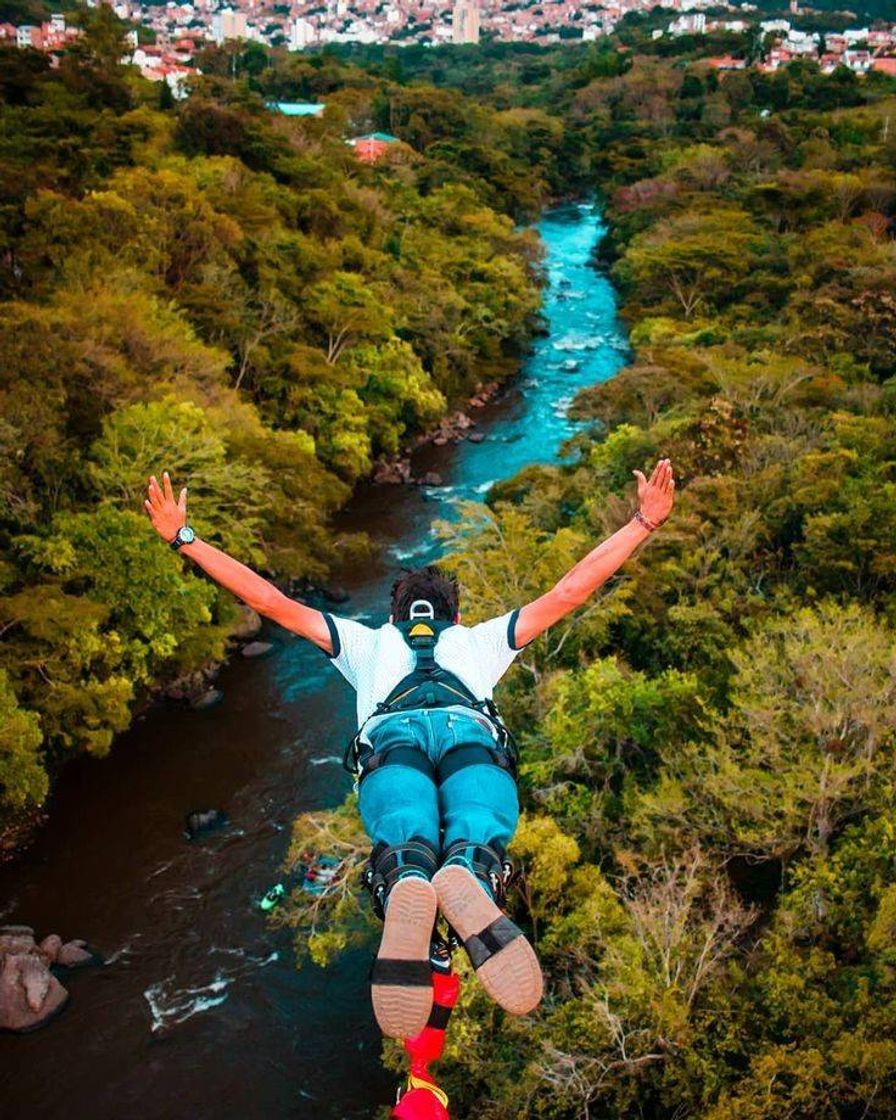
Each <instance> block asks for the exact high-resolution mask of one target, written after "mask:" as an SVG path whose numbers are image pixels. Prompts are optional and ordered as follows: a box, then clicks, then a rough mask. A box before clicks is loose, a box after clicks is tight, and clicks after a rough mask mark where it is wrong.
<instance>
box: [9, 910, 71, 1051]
mask: <svg viewBox="0 0 896 1120" xmlns="http://www.w3.org/2000/svg"><path fill="white" fill-rule="evenodd" d="M92 959H93V957H92V954H91V953H90V952H88V950H87V948H86V945H85V942H83V941H70V942H68V943H67V944H63V943H62V938H61V937H58V936H57V935H56V934H50V935H49V936H48V937H45V938H44V939H43V941H41V943H40V945H37V944H36V943H35V940H34V930H32V929H31V927H30V926H4V927H3V928H2V929H0V1030H7V1031H19V1032H22V1031H32V1030H34V1029H35V1028H36V1027H40V1026H43V1024H44V1023H46V1022H47V1020H48V1019H50V1018H51V1017H52V1016H53V1015H55V1014H56V1012H57V1011H59V1010H60V1008H61V1007H62V1006H63V1005H64V1004H65V1002H66V1000H67V999H68V992H67V991H66V990H65V988H64V987H63V986H62V984H61V983H60V982H59V981H58V980H57V979H56V977H55V976H54V975H53V973H52V972H51V971H50V966H51V965H52V964H54V963H55V964H59V965H62V966H64V967H67V968H71V967H74V966H75V965H79V964H86V963H88V962H89V961H91V960H92Z"/></svg>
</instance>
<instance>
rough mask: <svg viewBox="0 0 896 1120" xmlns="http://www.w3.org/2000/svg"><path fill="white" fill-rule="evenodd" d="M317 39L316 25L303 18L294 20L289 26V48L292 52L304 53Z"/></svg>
mask: <svg viewBox="0 0 896 1120" xmlns="http://www.w3.org/2000/svg"><path fill="white" fill-rule="evenodd" d="M316 39H317V32H316V31H315V29H314V25H313V24H312V23H310V22H309V21H308V20H307V19H302V18H301V17H299V18H297V19H295V20H293V22H292V23H291V24H290V25H289V36H288V41H287V48H288V49H289V50H291V51H303V50H304V49H305V48H306V47H308V46H310V45H311V44H312V43H313V42H315V40H316Z"/></svg>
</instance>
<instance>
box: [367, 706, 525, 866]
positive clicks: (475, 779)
mask: <svg viewBox="0 0 896 1120" xmlns="http://www.w3.org/2000/svg"><path fill="white" fill-rule="evenodd" d="M366 737H367V739H368V740H369V742H370V745H371V747H372V748H373V750H374V753H379V752H380V751H384V750H387V749H391V748H393V747H395V746H398V745H413V746H415V747H417V748H418V749H419V750H421V751H422V752H423V753H424V754H425V755H426V756H427V758H429V760H430V762H432V764H433V765H434V766H437V765H438V764H439V762H440V761H441V759H442V757H443V756H444V755H445V754H446V753H447V752H448V751H450V750H451V749H452V748H453V747H456V746H458V745H460V744H462V743H463V744H467V743H470V744H475V743H480V744H482V745H483V746H488V747H491V748H494V747H495V745H496V744H495V736H494V734H493V732H492V731H491V725H490V724H489V721H488V720H487V719H486V718H485V717H477V715H476V714H475V713H472V712H470V713H467V712H465V711H458V710H457V709H453V708H418V709H414V710H413V711H408V712H395V713H393V714H392V715H389V716H385V717H383V718H382V719H380V720H378V721H377V722H376V724H375V725H374V726H373V727H372V728H371V729H370V730H369V731H368V732H367V733H366ZM359 802H360V809H361V820H362V822H363V824H364V828H365V830H366V831H367V834H368V836H369V837H370V839H371V840H372V841H373V843H374V844H378V843H380V842H383V843H385V844H388V845H390V846H391V845H393V844H401V843H404V842H405V841H406V840H410V839H411V838H412V837H414V836H419V837H421V838H422V839H424V840H426V841H427V842H428V843H430V844H432V845H433V846H434V847H435V848H437V849H444V848H447V847H449V846H450V845H451V844H453V843H454V842H455V841H457V840H468V841H470V842H471V843H473V844H492V845H494V844H498V845H500V846H501V847H502V848H504V847H506V846H507V844H508V843H509V842H510V839H511V837H512V836H513V834H514V832H515V831H516V826H517V821H518V819H519V800H518V798H517V789H516V782H515V781H514V779H513V777H512V776H511V775H510V774H509V773H508V772H507V771H506V770H503V769H502V768H501V767H500V766H496V765H494V764H491V763H476V764H474V765H471V766H464V767H462V768H461V769H460V770H457V771H455V773H453V774H452V775H451V776H450V777H449V778H447V779H446V780H445V781H444V782H443V783H442V785H441V786H436V784H435V783H434V782H433V780H432V779H431V778H430V777H429V776H428V775H427V774H424V773H422V772H421V771H420V770H417V769H415V768H414V767H412V766H403V765H401V764H400V763H395V764H390V765H388V766H381V767H379V768H378V769H376V770H373V771H372V772H371V773H370V774H368V775H367V776H366V777H365V778H364V780H363V781H362V782H361V785H360V790H359Z"/></svg>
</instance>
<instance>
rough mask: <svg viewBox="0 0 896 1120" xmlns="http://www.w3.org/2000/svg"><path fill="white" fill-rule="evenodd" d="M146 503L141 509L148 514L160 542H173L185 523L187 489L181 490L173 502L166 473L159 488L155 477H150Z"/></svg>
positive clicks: (169, 480)
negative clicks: (160, 539)
mask: <svg viewBox="0 0 896 1120" xmlns="http://www.w3.org/2000/svg"><path fill="white" fill-rule="evenodd" d="M146 494H147V497H146V501H145V502H144V503H143V508H144V509H145V510H146V512H147V513H148V514H149V520H150V521H151V522H152V527H153V529H155V531H156V532H157V533H158V534H159V536H160V537H161V538H162V540H166V541H173V540H174V538H175V537H176V536H177V531H178V529H180V528H181V526H182V525H186V523H187V488H186V486H185V487H184V488H183V490H181V492H180V497H179V498H178V499H177V500H176V501H175V499H174V490H173V488H172V486H171V479H170V478H169V477H168V472H167V471H165V472H164V473H163V474H162V485H161V486H160V485H159V484H158V482H157V480H156V476H155V475H151V476H150V479H149V484H148V485H147V488H146Z"/></svg>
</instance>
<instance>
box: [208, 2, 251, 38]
mask: <svg viewBox="0 0 896 1120" xmlns="http://www.w3.org/2000/svg"><path fill="white" fill-rule="evenodd" d="M247 37H248V30H247V26H246V13H245V12H235V11H234V10H233V8H223V9H222V10H221V11H220V12H215V14H214V15H213V16H212V38H213V39H214V41H215V42H216V43H219V44H220V43H223V42H224V41H225V39H246V38H247Z"/></svg>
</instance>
